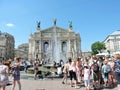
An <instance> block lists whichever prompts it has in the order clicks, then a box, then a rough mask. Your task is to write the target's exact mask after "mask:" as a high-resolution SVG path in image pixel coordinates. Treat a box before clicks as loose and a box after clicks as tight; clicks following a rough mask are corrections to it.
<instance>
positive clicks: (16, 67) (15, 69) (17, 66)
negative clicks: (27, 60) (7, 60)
mask: <svg viewBox="0 0 120 90" xmlns="http://www.w3.org/2000/svg"><path fill="white" fill-rule="evenodd" d="M14 61H15V63H14V64H13V65H12V72H13V81H12V90H15V85H16V82H17V83H18V86H19V90H21V82H20V62H19V58H18V57H15V58H14Z"/></svg>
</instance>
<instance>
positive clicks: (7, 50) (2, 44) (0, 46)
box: [0, 32, 15, 60]
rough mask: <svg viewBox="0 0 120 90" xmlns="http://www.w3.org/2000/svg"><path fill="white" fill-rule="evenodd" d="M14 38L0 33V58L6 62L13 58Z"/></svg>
mask: <svg viewBox="0 0 120 90" xmlns="http://www.w3.org/2000/svg"><path fill="white" fill-rule="evenodd" d="M14 43H15V41H14V37H13V36H12V35H10V34H8V33H2V32H0V58H1V59H4V60H7V59H10V58H11V59H13V58H14Z"/></svg>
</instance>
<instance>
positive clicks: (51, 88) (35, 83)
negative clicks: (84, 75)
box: [6, 79, 117, 90]
mask: <svg viewBox="0 0 120 90" xmlns="http://www.w3.org/2000/svg"><path fill="white" fill-rule="evenodd" d="M61 82H62V79H43V80H33V79H30V80H27V79H21V84H22V90H77V89H75V87H70V85H68V84H67V85H66V84H62V83H61ZM11 86H12V85H9V86H7V87H6V90H11ZM79 89H80V90H85V87H84V86H83V85H82V86H81V87H80V88H79ZM15 90H18V85H17V84H16V88H15ZM102 90H117V88H114V89H102Z"/></svg>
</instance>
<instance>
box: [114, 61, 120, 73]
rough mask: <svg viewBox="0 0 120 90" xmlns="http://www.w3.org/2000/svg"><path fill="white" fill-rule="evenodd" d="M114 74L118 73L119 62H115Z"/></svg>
mask: <svg viewBox="0 0 120 90" xmlns="http://www.w3.org/2000/svg"><path fill="white" fill-rule="evenodd" d="M114 69H115V72H117V73H120V60H116V61H115V67H114Z"/></svg>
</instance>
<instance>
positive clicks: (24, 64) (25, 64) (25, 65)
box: [23, 60, 28, 73]
mask: <svg viewBox="0 0 120 90" xmlns="http://www.w3.org/2000/svg"><path fill="white" fill-rule="evenodd" d="M23 66H24V71H25V72H26V73H27V67H28V65H27V61H26V60H25V61H24V63H23Z"/></svg>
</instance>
